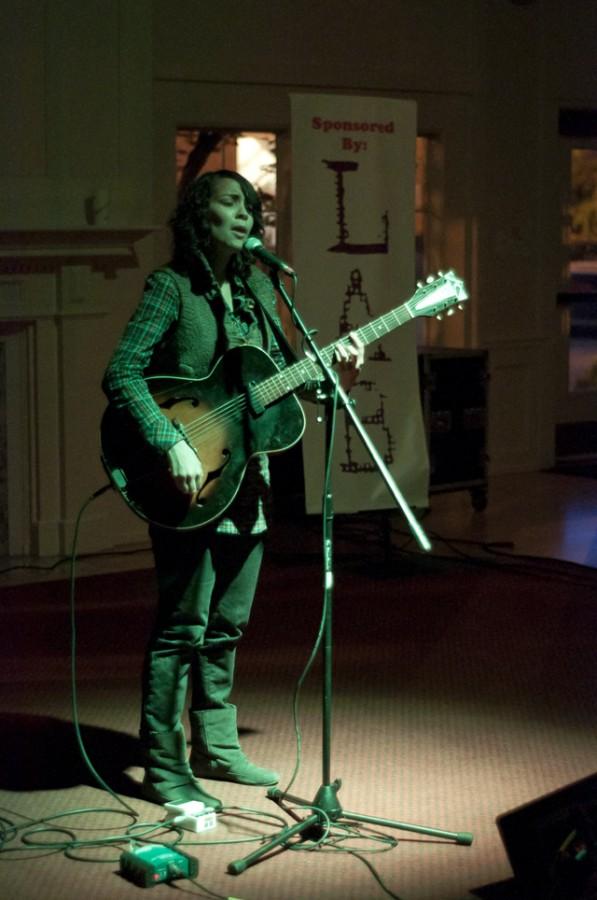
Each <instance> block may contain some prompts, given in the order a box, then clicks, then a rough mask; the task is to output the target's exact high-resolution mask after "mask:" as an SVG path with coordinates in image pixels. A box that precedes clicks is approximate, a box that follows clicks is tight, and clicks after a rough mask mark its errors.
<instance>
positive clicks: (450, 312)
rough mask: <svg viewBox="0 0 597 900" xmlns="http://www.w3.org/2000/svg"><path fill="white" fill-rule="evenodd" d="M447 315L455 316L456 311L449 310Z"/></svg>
mask: <svg viewBox="0 0 597 900" xmlns="http://www.w3.org/2000/svg"><path fill="white" fill-rule="evenodd" d="M446 315H448V316H453V315H454V309H449V310H448V312H447V313H446Z"/></svg>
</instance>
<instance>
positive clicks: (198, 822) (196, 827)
mask: <svg viewBox="0 0 597 900" xmlns="http://www.w3.org/2000/svg"><path fill="white" fill-rule="evenodd" d="M164 809H165V810H166V812H167V813H168V816H167V818H168V821H171V822H172V824H173V825H176V826H177V827H178V828H184V829H185V831H192V832H194V833H195V834H199V833H201V832H203V831H210V830H211V829H212V828H215V827H216V825H217V824H218V822H217V819H216V813H215V810H214V809H213V808H212V807H211V806H206V805H205V803H202V802H201V801H200V800H189V801H188V802H187V803H165V804H164Z"/></svg>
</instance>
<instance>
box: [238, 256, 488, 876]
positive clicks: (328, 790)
mask: <svg viewBox="0 0 597 900" xmlns="http://www.w3.org/2000/svg"><path fill="white" fill-rule="evenodd" d="M270 276H271V279H272V282H273V285H274V288H275V289H276V291H277V292H278V293H279V294H280V296H281V297H282V299H283V301H284V303H285V304H286V306H287V307H288V309H289V311H290V314H291V317H292V321H293V323H294V325H295V326H296V327H297V328H298V330H299V331H300V333H301V334H302V335H303V338H304V342H305V344H306V345H307V347H308V349H309V356H310V358H311V359H312V360H313V361H314V362H316V363H317V365H318V367H319V369H320V370H321V373H322V376H323V379H322V380H323V382H324V384H325V385H326V386H327V389H328V394H327V397H326V401H327V403H328V413H327V416H326V450H325V453H326V461H329V463H330V464H331V459H332V450H333V446H332V443H333V433H332V431H333V428H332V421H333V420H334V419H335V412H336V408H337V405H340V406H341V407H342V408H343V409H344V410H345V412H346V413H347V414H348V416H349V418H350V421H351V423H352V425H353V426H354V428H355V429H356V431H357V433H358V435H359V437H360V438H361V440H362V442H363V444H364V445H365V447H366V449H367V451H368V453H369V455H370V456H371V459H372V460H373V462H374V463H375V465H376V467H377V469H378V471H379V473H380V474H381V476H382V478H383V479H384V481H385V483H386V485H387V487H388V489H389V491H390V493H391V495H392V496H393V498H394V500H395V501H396V504H397V505H398V506H400V508H401V509H402V511H403V513H404V515H405V516H406V519H407V521H408V524H409V526H410V529H411V531H412V533H413V535H414V537H415V538H416V539H417V541H418V543H419V545H420V546H421V548H422V549H423V550H426V551H428V550H430V549H431V544H430V542H429V539H428V538H427V535H426V534H425V532H424V531H423V529H422V528H421V525H420V524H419V522H418V521H417V520H416V518H415V516H414V514H413V512H412V510H411V509H410V507H409V506H408V503H407V502H406V500H405V499H404V496H403V495H402V493H401V491H400V489H399V488H398V486H397V484H396V483H395V481H394V479H393V477H392V475H391V473H390V471H389V469H388V467H387V466H386V464H385V462H384V460H383V459H382V457H381V456H380V454H379V453H378V451H377V449H376V447H375V446H374V444H373V443H372V441H371V439H370V438H369V435H368V434H367V432H366V430H365V428H364V427H363V424H362V423H361V421H360V419H359V418H358V416H357V415H356V413H355V411H354V408H353V405H352V403H351V401H350V398H349V397H348V395H347V393H346V391H344V389H343V388H342V386H341V385H340V384H339V383H338V377H337V375H336V373H335V372H334V371H333V369H332V368H331V367H330V366H328V365H327V363H326V362H325V360H324V359H323V357H322V355H321V352H320V350H319V348H318V346H317V344H316V343H315V341H314V339H313V334H314V332H313V331H311V330H310V329H308V328H307V327H306V325H305V323H304V321H303V319H302V317H301V316H300V314H299V312H298V311H297V309H296V306H295V304H294V301H293V300H292V298H291V297H290V296H289V294H288V292H287V291H286V288H285V287H284V285H283V284H282V283H281V281H280V275H279V271H278V269H277V268H274V267H272V269H271V272H270ZM294 277H295V278H296V276H294ZM330 405H331V407H332V408H331V409H330ZM327 468H328V467H327V465H326V472H327ZM330 481H331V479H327V478H326V483H325V485H324V492H323V498H322V528H323V566H324V573H323V574H324V582H323V583H324V595H323V610H324V612H323V642H322V650H323V685H322V687H323V692H322V782H321V785H320V787H319V789H318V791H317V793H316V794H315V798H314V800H313V801H310V800H305V799H304V798H302V797H296V796H294V795H292V794H287V793H285V792H284V791H281V790H280V789H279V788H270V790H268V792H267V796H268V798H269V799H270V800H273V801H274V802H275V803H277V804H278V805H279V806H280V808H281V809H282V810H284V812H286V813H287V814H288V815H290V816H291V817H292V818H293V819H295V820H296V825H291V826H289V827H287V828H284V829H282V831H280V832H279V833H278V834H277V835H275V836H274V837H273V838H272V839H271V840H269V841H267V843H264V844H262V845H261V847H259V848H258V849H257V850H254V851H253V852H252V853H249V854H248V855H247V856H245V857H243V858H242V859H237V860H234V861H233V862H231V863H229V864H228V868H227V871H228V873H229V874H231V875H240V874H241V873H242V872H244V871H245V869H247V868H248V867H249V866H251V865H254V864H255V863H256V862H258V861H259V860H260V859H262V858H263V857H264V856H266V855H267V854H268V853H269V852H270V851H271V850H273V849H274V848H276V847H284V846H287V845H288V843H289V841H290V840H291V839H292V838H293V837H296V836H303V838H304V839H310V840H316V841H319V840H321V839H322V838H324V837H325V834H326V831H327V830H328V829H329V826H330V825H331V823H333V822H337V821H339V820H341V819H346V820H348V821H350V822H363V823H364V824H367V825H382V826H385V827H388V828H396V829H399V830H401V831H411V832H415V833H417V834H425V835H429V836H430V837H435V838H443V839H445V840H448V841H454V842H455V843H457V844H464V845H467V846H469V845H470V844H472V842H473V835H472V834H471V833H470V832H468V831H446V830H444V829H440V828H431V827H429V826H427V825H413V824H410V823H408V822H399V821H396V820H395V819H384V818H380V817H379V816H371V815H365V814H363V813H358V812H351V811H349V810H346V809H343V808H342V807H341V805H340V803H339V801H338V791H339V790H340V787H341V786H342V781H341V780H340V779H339V778H336V779H334V780H333V781H332V778H331V721H332V599H333V585H334V571H333V538H332V531H333V519H334V507H333V496H332V490H331V483H330ZM284 801H290V802H291V803H292V804H293V806H300V807H304V808H306V809H310V810H311V814H310V815H308V816H306V818H304V819H301V818H300V817H299V816H298V815H297V814H296V813H295V812H294V810H293V809H289V808H287V807H285V806H284Z"/></svg>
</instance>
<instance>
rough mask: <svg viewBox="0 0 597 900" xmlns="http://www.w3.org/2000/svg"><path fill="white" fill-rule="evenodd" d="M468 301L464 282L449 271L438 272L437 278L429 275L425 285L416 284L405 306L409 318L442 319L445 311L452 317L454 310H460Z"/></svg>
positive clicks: (421, 283)
mask: <svg viewBox="0 0 597 900" xmlns="http://www.w3.org/2000/svg"><path fill="white" fill-rule="evenodd" d="M466 300H468V293H467V290H466V287H465V286H464V281H463V280H462V279H461V278H458V277H457V276H456V274H455V273H454V272H453V271H452V270H450V271H449V272H439V273H438V275H437V278H434V276H433V275H429V277H428V278H427V281H426V282H425V283H423V282H421V281H420V282H419V283H418V290H417V291H416V292H415V294H414V295H413V296H412V297H411V298H410V300H408V301H407V303H406V304H405V305H406V306H407V307H408V311H409V313H410V314H411V316H413V317H415V316H436V317H437V318H438V319H441V318H442V314H443V313H444V312H445V311H446V310H447V315H449V316H451V315H453V313H454V312H456V310H455V309H454V307H457V308H458V309H462V304H463V303H464V302H465V301H466Z"/></svg>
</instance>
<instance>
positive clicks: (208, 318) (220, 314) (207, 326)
mask: <svg viewBox="0 0 597 900" xmlns="http://www.w3.org/2000/svg"><path fill="white" fill-rule="evenodd" d="M159 271H160V272H162V273H164V274H166V275H167V276H168V277H169V278H170V279H171V280H172V282H173V284H174V285H175V287H176V291H177V293H178V297H179V316H178V319H177V321H176V322H175V323H174V325H173V326H172V328H170V329H169V330H168V332H167V333H166V334H165V335H164V338H163V339H162V341H161V342H160V344H159V345H158V346H157V347H156V350H155V352H154V355H153V358H152V361H151V366H150V369H149V372H148V373H147V374H152V375H153V374H156V375H182V376H188V377H191V378H204V377H205V376H206V375H207V374H208V373H209V372H210V371H211V369H212V368H213V366H214V364H215V362H216V360H217V359H218V358H219V357H220V356H221V355H222V354H223V353H224V352H225V351H226V350H227V349H228V348H229V347H230V346H231V345H232V340H231V336H230V335H229V334H228V333H227V331H226V328H225V326H224V304H223V302H222V299H221V297H220V296H219V293H218V291H217V289H215V290H214V286H213V285H210V283H209V282H208V281H207V279H206V278H205V277H204V274H203V273H202V272H198V273H193V274H192V275H188V274H183V273H180V272H177V271H176V270H175V269H173V268H170V267H164V268H162V269H160V270H159ZM245 288H246V293H247V295H248V296H249V297H253V298H254V299H255V300H256V301H257V302H256V303H255V315H256V316H257V320H258V323H259V328H257V329H255V330H254V333H253V335H252V337H251V340H250V341H246V343H252V344H256V345H258V346H260V347H263V349H264V350H267V351H268V352H269V351H270V350H271V346H272V342H273V340H274V338H273V333H272V327H271V325H270V322H269V320H268V316H267V315H266V314H264V311H263V309H262V306H263V307H265V309H266V310H267V313H268V314H269V315H270V316H272V317H274V319H277V312H276V297H275V294H274V289H273V287H272V284H271V282H270V280H269V278H268V277H267V276H266V275H265V274H264V273H263V272H261V270H260V269H258V268H257V267H255V266H253V267H252V268H251V273H250V275H249V278H248V279H247V280H246V281H245ZM234 343H239V341H238V340H236V341H234Z"/></svg>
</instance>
